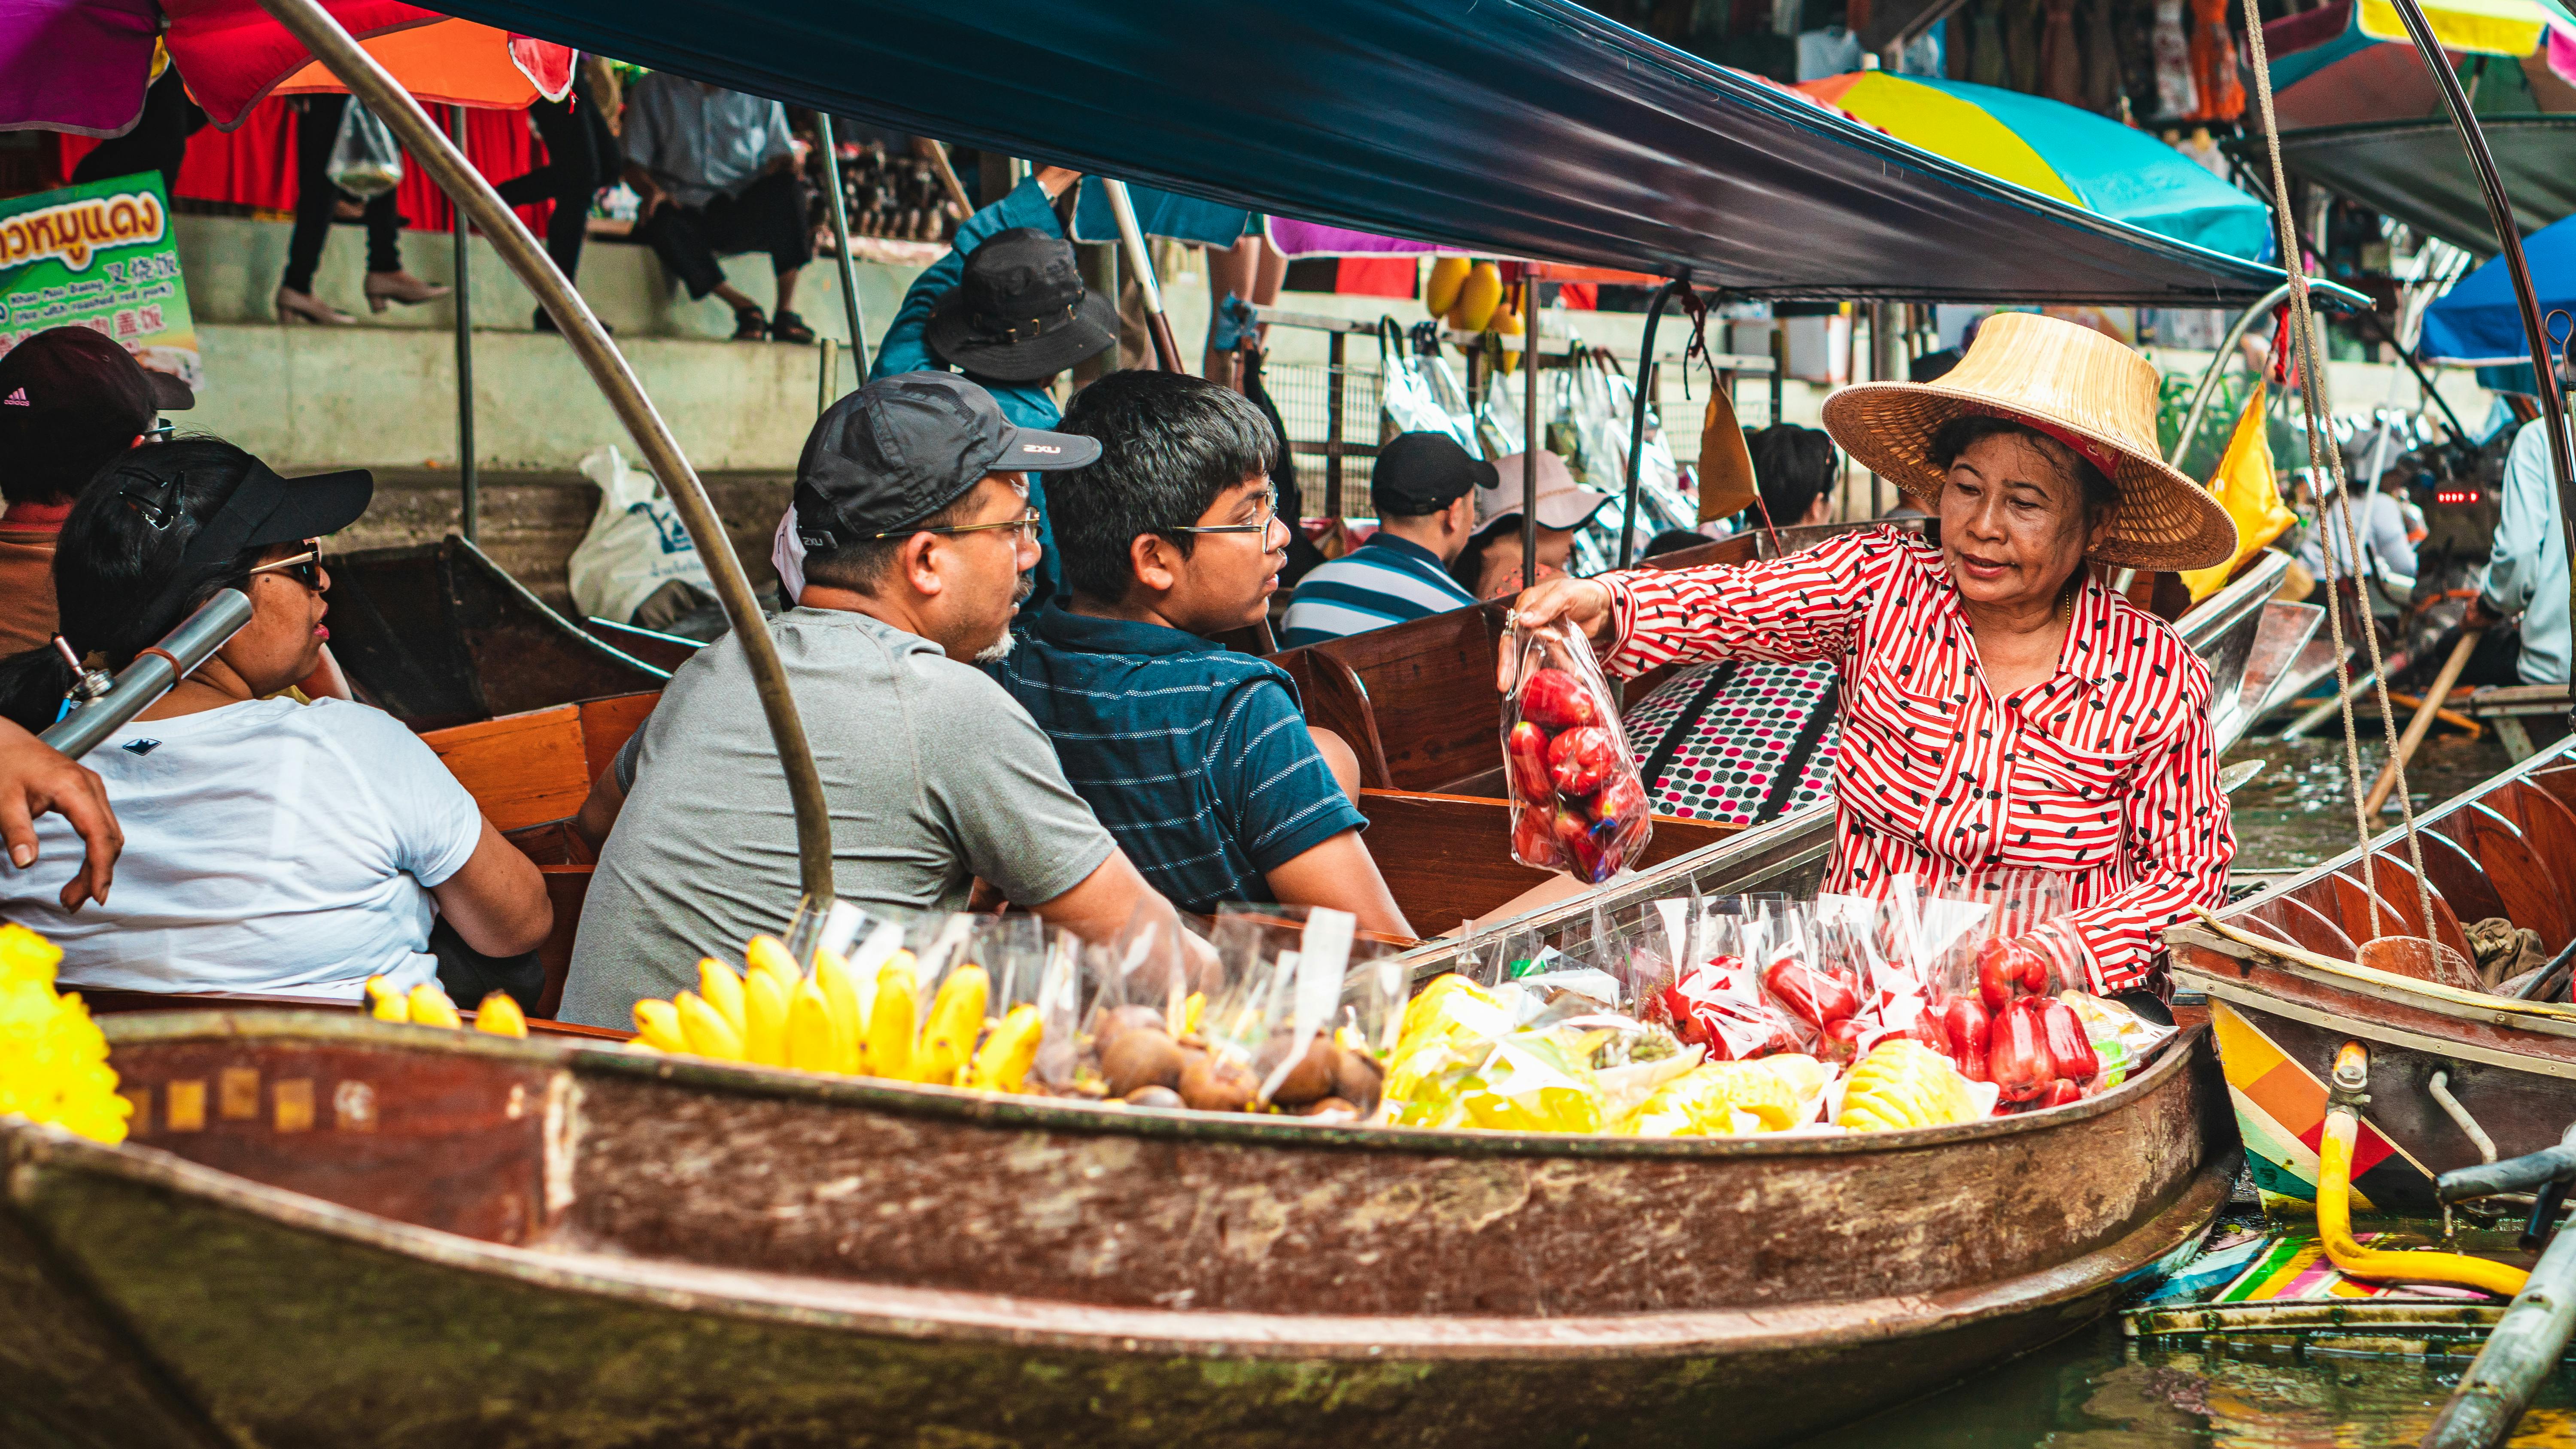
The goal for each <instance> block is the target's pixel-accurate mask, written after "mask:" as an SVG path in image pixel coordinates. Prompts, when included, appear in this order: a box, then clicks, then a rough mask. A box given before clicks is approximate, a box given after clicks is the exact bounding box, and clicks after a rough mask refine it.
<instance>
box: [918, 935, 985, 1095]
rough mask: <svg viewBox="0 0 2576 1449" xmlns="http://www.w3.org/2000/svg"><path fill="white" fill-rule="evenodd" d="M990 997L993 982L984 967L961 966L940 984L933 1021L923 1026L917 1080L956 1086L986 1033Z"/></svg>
mask: <svg viewBox="0 0 2576 1449" xmlns="http://www.w3.org/2000/svg"><path fill="white" fill-rule="evenodd" d="M991 994H992V981H991V979H990V978H988V977H987V976H986V975H985V974H984V968H983V967H981V966H973V965H967V966H960V967H958V968H957V969H956V970H954V971H951V972H949V973H948V979H947V980H945V981H942V982H940V983H939V994H938V996H936V997H935V998H933V999H932V1001H931V1003H930V1019H929V1020H928V1021H926V1022H923V1023H922V1026H921V1042H920V1045H919V1046H918V1047H917V1048H916V1050H915V1052H914V1057H913V1075H914V1077H915V1079H916V1080H919V1081H924V1082H936V1083H938V1084H939V1085H941V1086H943V1087H947V1086H954V1085H956V1082H957V1071H958V1069H959V1068H960V1067H963V1066H965V1065H966V1059H967V1057H968V1056H969V1055H970V1054H972V1053H973V1052H974V1050H975V1038H976V1036H977V1035H978V1034H980V1033H981V1032H982V1031H983V1030H984V1003H985V1001H986V999H987V998H989V997H990V996H991Z"/></svg>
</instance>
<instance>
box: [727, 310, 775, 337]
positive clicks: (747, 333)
mask: <svg viewBox="0 0 2576 1449" xmlns="http://www.w3.org/2000/svg"><path fill="white" fill-rule="evenodd" d="M768 337H769V318H768V316H767V315H766V314H764V313H763V312H762V311H761V310H760V309H759V308H758V307H736V308H734V309H733V340H734V341H736V342H762V341H766V340H768Z"/></svg>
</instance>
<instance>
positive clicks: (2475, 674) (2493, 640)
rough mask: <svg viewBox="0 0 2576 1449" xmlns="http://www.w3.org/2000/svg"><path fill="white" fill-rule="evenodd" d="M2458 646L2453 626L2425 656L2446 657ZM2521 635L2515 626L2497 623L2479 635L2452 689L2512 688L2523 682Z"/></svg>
mask: <svg viewBox="0 0 2576 1449" xmlns="http://www.w3.org/2000/svg"><path fill="white" fill-rule="evenodd" d="M2458 647H2459V634H2458V632H2457V631H2456V630H2454V631H2451V632H2448V633H2445V634H2444V635H2443V636H2442V639H2441V642H2440V643H2438V644H2436V645H2435V646H2434V647H2433V648H2432V650H2430V651H2429V654H2428V657H2430V658H2433V659H2448V658H2450V657H2451V651H2452V650H2453V649H2456V648H2458ZM2521 662H2522V635H2521V633H2520V632H2519V631H2517V630H2515V629H2511V628H2508V627H2506V626H2504V625H2501V624H2499V625H2497V626H2496V627H2495V628H2492V629H2489V630H2488V631H2486V632H2485V633H2484V634H2481V635H2479V636H2478V645H2477V647H2476V648H2475V649H2472V650H2470V651H2469V662H2468V664H2467V665H2466V666H2464V667H2463V668H2462V669H2461V670H2460V677H2459V680H2458V682H2457V683H2455V684H2453V685H2452V688H2454V689H2483V688H2486V687H2488V686H2495V687H2498V688H2511V687H2512V686H2514V685H2518V684H2520V683H2522V673H2521V670H2520V668H2519V666H2520V664H2521Z"/></svg>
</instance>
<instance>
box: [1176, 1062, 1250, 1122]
mask: <svg viewBox="0 0 2576 1449" xmlns="http://www.w3.org/2000/svg"><path fill="white" fill-rule="evenodd" d="M1260 1090H1261V1079H1260V1078H1258V1077H1255V1076H1254V1075H1253V1074H1252V1072H1251V1070H1250V1069H1249V1068H1247V1067H1245V1066H1244V1065H1243V1064H1242V1063H1241V1062H1234V1061H1220V1060H1218V1059H1217V1058H1215V1057H1212V1056H1211V1057H1201V1058H1199V1059H1198V1060H1197V1061H1194V1062H1192V1063H1190V1064H1189V1066H1188V1067H1186V1068H1184V1069H1183V1070H1182V1072H1181V1101H1182V1102H1183V1104H1185V1105H1187V1106H1191V1107H1196V1108H1197V1109H1199V1110H1200V1111H1202V1112H1240V1111H1243V1110H1244V1109H1245V1108H1247V1107H1250V1106H1251V1105H1252V1094H1253V1093H1255V1092H1258V1091H1260Z"/></svg>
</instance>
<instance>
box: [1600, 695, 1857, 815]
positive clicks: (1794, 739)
mask: <svg viewBox="0 0 2576 1449" xmlns="http://www.w3.org/2000/svg"><path fill="white" fill-rule="evenodd" d="M1721 669H1725V670H1730V671H1731V673H1730V675H1729V677H1728V678H1727V679H1726V682H1725V684H1724V685H1723V686H1722V687H1721V688H1720V689H1719V690H1718V693H1717V695H1716V697H1715V698H1713V699H1711V700H1710V701H1709V702H1708V704H1707V706H1706V707H1705V708H1704V709H1702V710H1701V711H1700V714H1699V717H1698V718H1697V719H1696V720H1694V721H1693V722H1692V723H1691V726H1690V736H1689V738H1687V739H1685V740H1683V741H1682V742H1681V743H1680V745H1679V746H1677V747H1676V748H1675V750H1674V752H1673V755H1672V758H1671V760H1670V762H1669V763H1667V764H1666V765H1665V767H1664V771H1663V774H1662V776H1661V777H1660V778H1659V779H1658V780H1657V781H1656V783H1655V786H1654V797H1655V813H1657V814H1659V815H1675V816H1679V817H1681V818H1683V819H1685V820H1708V821H1714V822H1716V823H1719V824H1725V825H1750V824H1752V823H1753V821H1754V818H1755V816H1756V815H1757V814H1758V813H1759V812H1760V811H1761V809H1762V804H1763V802H1764V801H1765V800H1768V799H1769V798H1770V797H1771V792H1772V788H1773V786H1774V784H1775V783H1776V782H1777V781H1778V779H1779V776H1780V773H1781V771H1782V769H1783V768H1784V767H1786V766H1788V765H1789V764H1790V763H1791V761H1790V757H1791V755H1792V754H1793V752H1795V750H1796V748H1797V745H1798V742H1799V738H1800V736H1801V735H1803V734H1804V733H1806V731H1807V728H1808V725H1809V724H1810V722H1811V721H1814V720H1815V719H1816V717H1817V716H1818V715H1819V713H1820V712H1823V711H1826V710H1830V709H1832V708H1833V702H1832V698H1831V697H1830V695H1829V691H1831V690H1832V688H1833V685H1834V682H1835V670H1834V666H1833V664H1832V663H1831V662H1829V661H1828V662H1819V663H1814V664H1765V663H1757V662H1750V661H1746V662H1720V663H1715V664H1702V665H1695V666H1693V667H1691V668H1689V669H1685V670H1683V671H1681V672H1680V673H1679V674H1676V675H1674V676H1673V677H1672V678H1670V679H1668V680H1666V681H1664V683H1663V685H1662V687H1660V688H1658V689H1657V690H1656V691H1655V692H1654V693H1653V694H1650V695H1648V696H1647V697H1646V698H1644V699H1642V700H1640V701H1638V702H1637V704H1636V706H1635V707H1634V708H1632V709H1630V710H1629V711H1628V713H1627V717H1626V724H1627V727H1628V739H1629V742H1630V744H1631V745H1632V746H1633V747H1634V748H1635V750H1636V752H1637V758H1638V760H1639V761H1640V762H1643V761H1646V760H1648V759H1650V758H1652V756H1653V755H1654V753H1655V750H1656V747H1657V746H1658V745H1659V744H1660V743H1662V741H1663V738H1664V736H1665V735H1666V734H1667V733H1668V732H1669V731H1670V730H1671V729H1672V727H1673V725H1674V722H1675V721H1676V720H1677V719H1679V718H1680V717H1681V716H1682V715H1683V714H1685V713H1686V712H1688V710H1689V708H1690V706H1691V703H1692V701H1694V700H1696V699H1698V698H1699V696H1700V692H1701V691H1702V690H1704V689H1706V688H1707V687H1708V683H1709V680H1710V679H1711V678H1712V677H1713V675H1714V673H1715V671H1718V670H1721ZM1839 734H1840V724H1839V721H1838V720H1836V719H1826V720H1825V721H1824V722H1823V731H1822V734H1821V736H1820V737H1819V738H1818V740H1817V742H1816V745H1815V748H1814V750H1813V751H1812V752H1811V753H1810V754H1809V755H1808V757H1807V759H1806V761H1805V763H1804V765H1803V767H1802V768H1800V770H1799V778H1798V782H1797V784H1796V786H1795V787H1794V788H1793V789H1792V790H1791V792H1790V795H1789V798H1788V800H1787V802H1786V804H1785V807H1784V808H1783V809H1782V810H1781V811H1780V812H1779V813H1780V814H1787V813H1789V812H1790V811H1793V810H1803V809H1805V808H1806V807H1807V806H1809V805H1813V804H1815V803H1816V802H1817V801H1819V800H1822V799H1824V798H1825V797H1826V795H1827V794H1828V792H1830V791H1831V790H1832V789H1833V780H1834V746H1835V744H1836V742H1837V737H1838V735H1839Z"/></svg>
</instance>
